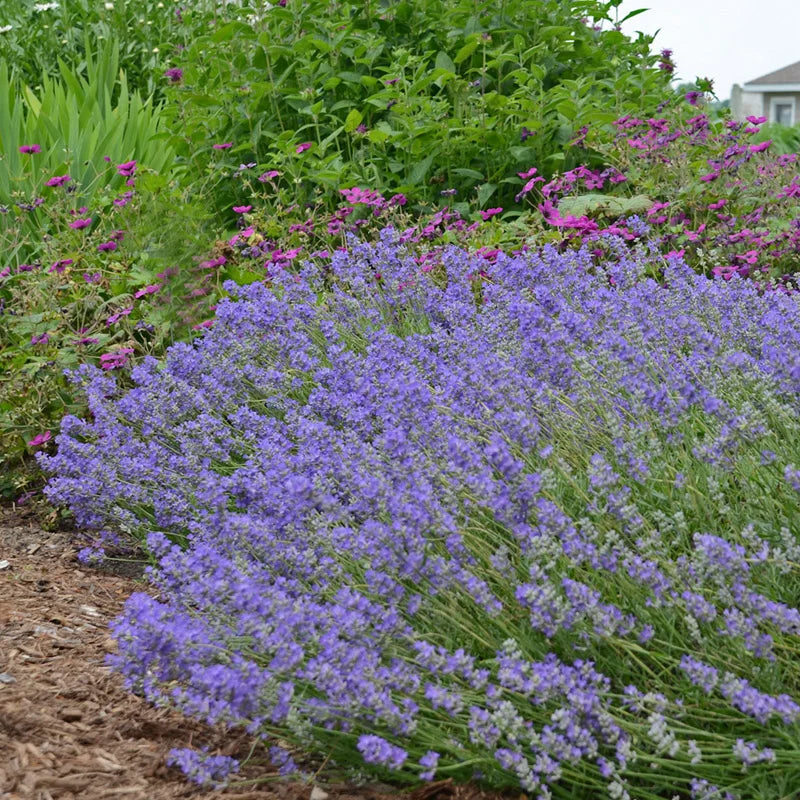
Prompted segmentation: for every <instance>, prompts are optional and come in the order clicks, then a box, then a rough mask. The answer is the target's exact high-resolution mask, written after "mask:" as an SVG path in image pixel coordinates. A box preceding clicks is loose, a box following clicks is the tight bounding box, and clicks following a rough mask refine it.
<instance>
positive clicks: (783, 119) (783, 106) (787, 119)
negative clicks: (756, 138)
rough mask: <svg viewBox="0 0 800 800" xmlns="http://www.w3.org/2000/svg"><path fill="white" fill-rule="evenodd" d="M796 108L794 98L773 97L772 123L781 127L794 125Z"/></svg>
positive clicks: (771, 105)
mask: <svg viewBox="0 0 800 800" xmlns="http://www.w3.org/2000/svg"><path fill="white" fill-rule="evenodd" d="M794 112H795V107H794V98H793V97H773V98H772V99H771V100H770V115H769V121H770V122H777V123H778V124H779V125H794V123H795V113H794Z"/></svg>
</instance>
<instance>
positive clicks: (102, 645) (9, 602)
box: [0, 511, 484, 800]
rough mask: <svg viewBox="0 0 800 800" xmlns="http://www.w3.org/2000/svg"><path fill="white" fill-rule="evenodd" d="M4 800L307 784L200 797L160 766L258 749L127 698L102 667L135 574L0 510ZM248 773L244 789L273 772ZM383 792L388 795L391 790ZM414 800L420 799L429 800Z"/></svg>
mask: <svg viewBox="0 0 800 800" xmlns="http://www.w3.org/2000/svg"><path fill="white" fill-rule="evenodd" d="M4 561H7V562H9V566H7V567H5V568H3V569H1V570H0V681H1V682H0V798H2V800H12V799H13V800H17V798H34V799H35V800H49V798H59V800H61V799H63V800H69V798H81V799H82V800H100V798H125V799H126V800H172V798H179V797H196V796H198V795H202V797H203V798H205V799H206V800H212V799H213V798H223V797H224V798H225V799H226V800H245V798H248V800H249V798H252V800H262V799H263V800H269V799H271V798H280V800H300V798H302V799H303V800H307V798H308V797H309V795H310V792H311V788H312V787H311V786H310V785H308V784H303V783H286V782H275V783H270V784H269V785H268V786H260V787H255V788H253V787H252V786H244V787H243V786H241V785H240V786H239V787H237V786H231V787H229V788H228V789H227V790H225V791H210V792H208V791H203V790H201V789H199V788H197V787H196V786H192V785H190V784H188V783H187V782H186V780H185V778H184V777H183V776H182V775H181V774H180V772H179V771H178V770H177V769H169V768H167V767H165V766H164V761H165V759H166V755H167V752H168V751H169V750H170V749H171V748H172V747H190V746H207V747H208V748H209V750H210V751H212V752H216V751H219V752H224V753H225V754H227V755H234V756H236V757H238V758H240V759H244V758H246V756H247V754H248V752H249V751H250V746H251V744H252V741H251V740H250V739H249V738H248V737H246V736H242V735H241V734H235V735H232V734H230V733H228V732H226V731H225V730H224V729H222V728H219V727H217V728H210V727H208V726H205V725H202V724H200V723H197V722H193V721H191V720H189V719H187V718H185V717H183V716H182V715H180V714H178V713H176V712H174V711H168V710H165V709H157V708H153V707H152V706H150V705H148V704H147V703H145V702H144V701H143V700H142V699H141V698H139V697H137V696H135V695H133V694H130V693H129V692H126V691H125V690H124V689H123V687H122V680H121V678H120V677H119V676H117V675H114V674H112V673H111V672H110V670H109V669H108V667H106V666H105V656H106V653H108V652H109V651H110V650H112V649H113V648H114V643H113V641H112V639H111V638H110V636H109V632H108V623H109V621H110V620H111V619H112V618H113V617H115V616H116V615H117V614H118V613H119V612H120V611H121V609H122V604H123V602H124V601H125V599H126V598H127V597H128V595H129V594H130V593H131V592H132V591H135V590H139V591H141V590H142V584H141V583H140V582H137V581H136V580H134V579H133V578H131V577H126V576H122V575H116V574H113V573H111V572H108V571H104V570H98V569H92V568H86V567H82V566H80V565H79V564H78V563H77V562H76V561H75V551H74V549H73V547H72V545H71V543H70V537H69V536H68V535H67V534H66V533H60V532H56V533H48V532H46V531H43V530H42V529H41V528H40V527H39V526H38V525H37V524H36V521H35V519H34V517H33V516H32V515H30V516H28V515H25V514H21V513H19V512H15V513H11V512H8V511H6V512H0V564H1V563H3V562H4ZM270 771H271V770H270V769H269V767H266V766H264V765H261V766H258V765H250V766H245V767H244V768H243V771H242V774H241V776H240V778H241V780H242V781H247V780H248V779H253V778H256V777H262V778H263V777H264V776H265V775H268V774H269V773H270ZM384 788H387V787H384ZM424 789H425V795H424V800H430V799H431V798H432V797H435V796H437V795H439V796H446V797H452V798H458V800H472V798H474V799H475V800H477V799H478V798H479V797H483V796H484V795H482V794H481V793H479V792H477V791H476V790H474V789H471V788H469V787H456V788H453V787H450V786H449V785H448V784H446V782H445V784H444V785H443V784H442V783H439V784H434V785H431V786H426V787H424ZM325 791H326V792H327V793H328V795H329V798H330V800H379V799H380V798H386V797H388V794H387V792H386V791H384V790H381V789H380V788H379V789H375V788H372V787H348V786H339V787H332V786H326V787H325ZM419 800H423V798H422V797H420V798H419Z"/></svg>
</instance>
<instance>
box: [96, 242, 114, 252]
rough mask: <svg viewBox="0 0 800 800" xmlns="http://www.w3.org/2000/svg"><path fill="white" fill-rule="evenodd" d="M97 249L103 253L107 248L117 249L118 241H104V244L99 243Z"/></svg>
mask: <svg viewBox="0 0 800 800" xmlns="http://www.w3.org/2000/svg"><path fill="white" fill-rule="evenodd" d="M97 249H98V250H99V251H100V252H101V253H102V252H105V251H107V250H116V249H117V243H116V242H103V243H102V244H99V245H97Z"/></svg>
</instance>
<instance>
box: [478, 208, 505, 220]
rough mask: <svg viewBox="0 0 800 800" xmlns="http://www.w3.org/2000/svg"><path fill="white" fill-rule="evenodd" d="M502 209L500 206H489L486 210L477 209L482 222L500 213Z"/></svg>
mask: <svg viewBox="0 0 800 800" xmlns="http://www.w3.org/2000/svg"><path fill="white" fill-rule="evenodd" d="M502 211H503V209H502V208H490V209H488V210H487V211H479V212H478V213H479V214H480V215H481V219H482V220H483V221H484V222H488V221H489V220H490V219H491V218H492V217H494V216H496V215H497V214H501V213H502Z"/></svg>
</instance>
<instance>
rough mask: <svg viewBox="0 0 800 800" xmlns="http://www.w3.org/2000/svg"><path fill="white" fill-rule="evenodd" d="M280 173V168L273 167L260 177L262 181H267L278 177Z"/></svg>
mask: <svg viewBox="0 0 800 800" xmlns="http://www.w3.org/2000/svg"><path fill="white" fill-rule="evenodd" d="M279 175H280V172H278V170H276V169H271V170H268V171H267V172H264V173H262V174H261V175H259V176H258V179H259V180H260V181H261V183H266V182H267V181H268V180H270V179H271V178H277V177H278V176H279Z"/></svg>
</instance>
